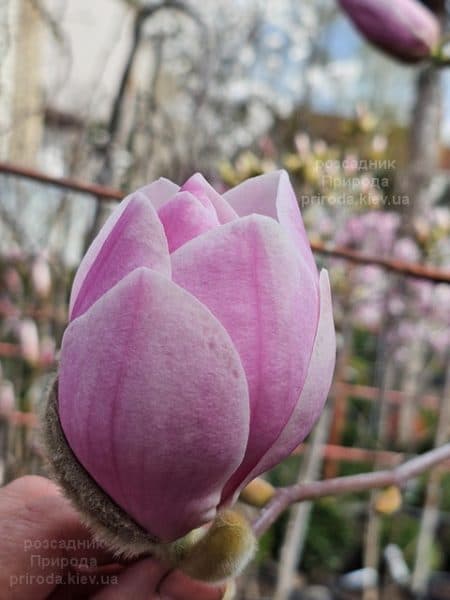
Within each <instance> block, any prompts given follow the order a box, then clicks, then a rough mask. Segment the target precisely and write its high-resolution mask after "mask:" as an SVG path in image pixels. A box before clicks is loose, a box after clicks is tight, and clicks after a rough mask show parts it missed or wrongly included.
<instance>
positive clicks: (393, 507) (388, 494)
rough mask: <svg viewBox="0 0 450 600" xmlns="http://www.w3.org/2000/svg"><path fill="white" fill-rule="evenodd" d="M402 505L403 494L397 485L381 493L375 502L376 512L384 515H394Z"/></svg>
mask: <svg viewBox="0 0 450 600" xmlns="http://www.w3.org/2000/svg"><path fill="white" fill-rule="evenodd" d="M401 505H402V494H401V492H400V490H399V488H398V487H397V486H396V485H391V486H389V487H388V488H386V489H385V490H383V491H382V492H380V493H379V494H378V496H377V498H376V500H375V510H376V511H377V512H378V513H381V514H383V515H392V514H393V513H395V512H397V510H398V509H399V508H400V506H401Z"/></svg>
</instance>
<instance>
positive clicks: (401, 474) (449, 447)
mask: <svg viewBox="0 0 450 600" xmlns="http://www.w3.org/2000/svg"><path fill="white" fill-rule="evenodd" d="M449 459H450V443H449V444H445V445H444V446H441V447H440V448H435V449H434V450H430V451H429V452H425V453H424V454H421V455H420V456H416V457H414V458H412V459H411V460H408V461H406V462H405V463H403V464H402V465H400V466H398V467H395V468H394V469H391V470H385V471H373V472H371V473H360V474H359V475H349V476H347V477H337V478H335V479H327V480H325V481H313V482H311V483H305V484H296V485H292V486H288V487H282V488H279V489H278V491H277V492H276V494H275V496H274V497H273V499H272V500H271V501H270V502H269V504H268V505H267V506H266V507H265V508H264V509H263V510H262V511H261V513H260V514H259V515H258V517H257V518H256V519H255V521H254V522H253V531H254V532H255V535H256V536H257V537H259V536H261V535H262V534H263V533H264V532H265V531H267V530H268V529H269V527H270V526H271V525H272V524H273V523H274V522H275V521H276V520H277V518H278V517H279V516H280V514H281V513H282V512H283V511H285V510H286V509H287V508H288V507H289V506H290V505H291V504H294V503H295V502H302V501H304V500H316V499H317V498H323V497H324V496H336V495H340V494H348V493H349V492H361V491H365V490H372V489H374V488H384V487H387V486H390V485H397V486H401V485H403V484H404V483H405V482H406V481H408V480H409V479H413V478H414V477H417V476H418V475H421V474H422V473H424V472H425V471H428V469H431V468H432V467H434V466H436V465H438V464H439V463H441V462H443V461H445V460H449Z"/></svg>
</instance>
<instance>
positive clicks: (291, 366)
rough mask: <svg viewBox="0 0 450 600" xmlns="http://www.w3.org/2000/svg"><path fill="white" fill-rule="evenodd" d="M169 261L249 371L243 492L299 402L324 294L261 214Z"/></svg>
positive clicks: (239, 474)
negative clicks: (211, 314)
mask: <svg viewBox="0 0 450 600" xmlns="http://www.w3.org/2000/svg"><path fill="white" fill-rule="evenodd" d="M171 258H172V273H173V279H174V281H175V282H177V283H178V284H179V285H181V286H182V287H183V288H185V289H187V290H188V291H189V292H191V293H192V294H193V295H194V296H196V297H197V298H198V299H199V300H200V301H201V302H202V303H203V304H204V305H205V306H207V307H208V308H209V309H210V310H211V312H212V313H213V314H214V315H215V316H216V317H217V319H218V320H219V321H220V322H221V323H222V325H223V326H224V327H225V329H226V330H227V331H228V333H229V334H230V336H231V339H232V340H233V343H234V345H235V346H236V348H237V350H238V352H239V354H240V356H241V360H242V363H243V365H244V368H245V372H246V375H247V380H248V384H249V392H250V407H251V417H250V419H251V421H250V423H251V425H250V439H249V443H248V447H247V451H246V456H245V459H244V461H243V464H242V465H241V467H240V469H239V470H238V472H237V473H236V474H235V475H234V476H233V480H232V485H233V486H237V485H238V484H239V483H240V481H241V480H242V479H244V477H245V476H246V475H247V474H248V473H249V471H251V470H252V469H253V468H254V466H255V465H256V464H257V463H258V462H259V460H261V458H262V456H263V455H264V454H265V453H266V452H267V450H268V448H270V447H271V446H272V444H273V443H274V442H275V440H276V439H277V438H278V436H279V435H280V433H281V430H282V429H283V427H284V426H285V424H286V423H287V421H288V419H289V417H290V416H291V413H292V411H293V409H294V407H295V405H296V403H297V400H298V397H299V395H300V392H301V389H302V387H303V383H304V380H305V377H306V372H307V368H308V364H309V359H310V356H311V352H312V347H313V342H314V336H315V333H316V328H317V321H318V317H319V298H318V291H317V289H316V286H315V282H314V280H313V277H312V275H311V273H310V271H309V269H308V268H307V267H306V266H305V263H303V262H302V261H301V260H300V259H299V257H298V255H297V253H296V252H295V248H294V247H293V245H292V243H291V241H290V240H289V238H288V236H287V235H285V233H284V231H283V229H282V228H281V227H280V225H279V224H278V223H276V222H275V221H274V220H273V219H269V218H267V217H262V216H260V215H251V216H249V217H245V218H243V219H239V220H237V221H232V222H230V223H228V224H226V225H222V227H219V228H217V229H214V230H212V231H209V232H208V233H205V234H204V235H203V236H202V237H201V238H195V239H193V240H191V241H190V242H188V243H187V244H185V245H184V246H182V247H181V248H180V249H179V250H177V251H176V252H175V253H174V254H172V255H171ZM230 485H231V484H230Z"/></svg>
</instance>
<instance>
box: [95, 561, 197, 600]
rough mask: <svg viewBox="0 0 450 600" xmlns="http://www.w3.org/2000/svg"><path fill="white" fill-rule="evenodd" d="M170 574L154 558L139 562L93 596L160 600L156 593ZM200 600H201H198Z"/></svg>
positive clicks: (102, 599) (106, 599)
mask: <svg viewBox="0 0 450 600" xmlns="http://www.w3.org/2000/svg"><path fill="white" fill-rule="evenodd" d="M167 572H168V567H166V566H164V565H162V564H161V563H159V562H157V561H155V560H154V559H152V558H149V559H146V560H142V561H139V562H138V563H135V564H134V565H131V566H130V567H127V568H126V569H125V570H124V571H123V572H122V573H121V574H120V575H119V576H118V577H117V583H115V584H111V585H109V586H108V587H106V588H104V589H103V590H101V591H100V592H99V593H98V594H96V595H95V596H93V598H95V600H123V598H133V600H159V599H160V596H159V594H158V593H157V592H156V590H157V588H158V585H159V583H160V581H161V580H162V579H163V578H164V576H165V575H166V573H167ZM196 600H200V598H198V599H196Z"/></svg>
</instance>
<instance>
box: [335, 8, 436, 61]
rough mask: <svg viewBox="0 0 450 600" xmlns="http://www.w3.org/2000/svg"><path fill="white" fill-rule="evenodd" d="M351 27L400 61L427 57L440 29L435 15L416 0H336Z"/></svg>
mask: <svg viewBox="0 0 450 600" xmlns="http://www.w3.org/2000/svg"><path fill="white" fill-rule="evenodd" d="M339 2H340V5H341V8H342V9H343V10H344V11H345V12H346V13H347V15H348V17H349V18H350V19H351V20H352V21H353V24H354V25H355V26H356V27H357V28H358V29H359V31H360V32H361V33H362V34H363V35H364V37H365V38H366V39H367V40H368V41H369V42H371V43H372V44H373V45H374V46H377V47H378V48H379V49H381V50H384V51H385V52H386V53H387V54H389V55H390V56H392V57H393V58H396V59H398V60H400V61H404V62H410V63H414V62H418V61H420V60H423V59H425V58H431V57H432V56H433V55H434V54H435V52H436V51H437V49H438V46H439V40H440V35H441V29H440V25H439V21H438V20H437V18H436V17H435V15H434V14H433V13H432V12H431V11H430V10H428V9H427V8H426V6H423V5H422V4H420V2H417V1H416V0H396V1H395V2H392V0H339Z"/></svg>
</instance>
